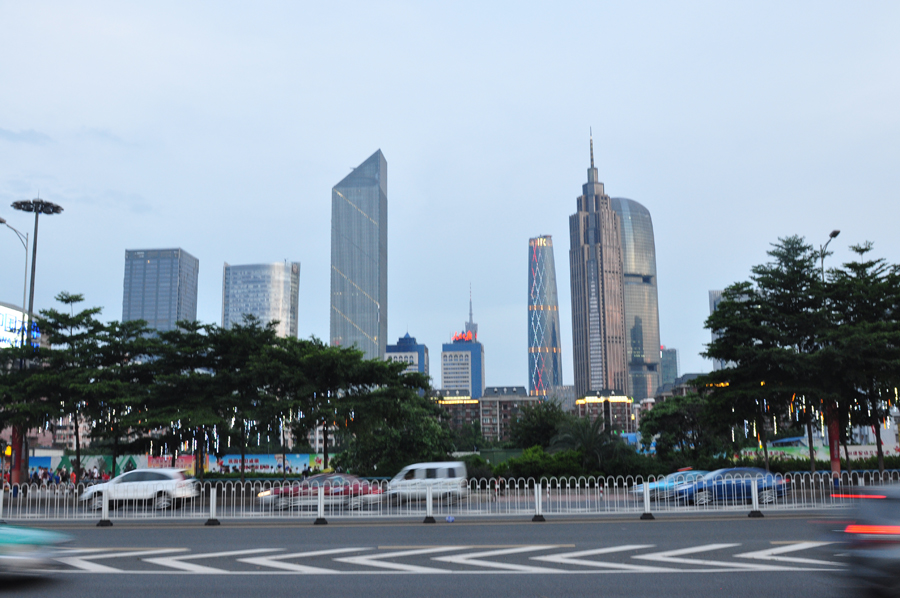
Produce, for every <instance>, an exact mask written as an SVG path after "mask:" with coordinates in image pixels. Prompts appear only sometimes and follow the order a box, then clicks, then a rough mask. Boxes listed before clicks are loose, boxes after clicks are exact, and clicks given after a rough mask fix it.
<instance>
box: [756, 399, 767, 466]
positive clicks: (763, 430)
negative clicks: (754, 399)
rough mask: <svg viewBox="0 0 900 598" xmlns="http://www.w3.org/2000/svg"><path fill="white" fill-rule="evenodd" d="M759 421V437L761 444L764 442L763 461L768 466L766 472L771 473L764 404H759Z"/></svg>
mask: <svg viewBox="0 0 900 598" xmlns="http://www.w3.org/2000/svg"><path fill="white" fill-rule="evenodd" d="M758 413H759V421H758V422H757V424H756V425H757V426H758V428H759V437H760V442H762V447H763V459H764V460H765V464H766V471H767V472H768V471H769V443H768V437H767V436H766V419H767V418H766V413H765V411H763V407H762V404H761V403H760V404H759V412H758Z"/></svg>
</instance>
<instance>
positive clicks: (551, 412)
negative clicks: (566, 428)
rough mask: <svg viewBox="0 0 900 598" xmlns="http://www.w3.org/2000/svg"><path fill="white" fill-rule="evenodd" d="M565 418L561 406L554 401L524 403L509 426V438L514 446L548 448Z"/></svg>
mask: <svg viewBox="0 0 900 598" xmlns="http://www.w3.org/2000/svg"><path fill="white" fill-rule="evenodd" d="M567 419H568V416H567V415H566V413H565V412H564V411H563V410H562V406H561V405H560V404H559V403H558V402H556V401H550V400H547V401H535V402H532V403H525V404H523V405H522V407H521V409H519V413H518V414H517V416H516V419H515V420H513V422H512V425H511V426H510V432H509V435H510V440H511V441H512V443H513V444H514V445H515V446H516V448H522V449H525V448H531V447H533V446H541V447H543V448H548V447H549V446H550V443H551V441H552V440H553V437H554V436H556V434H557V432H558V431H559V427H560V426H561V425H562V424H563V423H565V422H566V421H567Z"/></svg>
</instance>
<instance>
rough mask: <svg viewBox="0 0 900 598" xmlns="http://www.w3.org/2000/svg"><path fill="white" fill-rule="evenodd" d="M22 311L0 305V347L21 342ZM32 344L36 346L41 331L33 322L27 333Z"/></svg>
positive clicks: (23, 323)
mask: <svg viewBox="0 0 900 598" xmlns="http://www.w3.org/2000/svg"><path fill="white" fill-rule="evenodd" d="M25 324H27V322H23V312H22V310H21V309H16V308H12V307H8V306H6V305H0V349H5V348H6V347H18V346H20V345H21V342H22V326H23V325H25ZM27 336H28V337H29V340H28V341H27V342H30V343H31V345H32V346H34V347H37V346H38V341H39V339H40V337H41V333H40V331H39V330H38V327H37V324H36V323H35V324H34V325H33V327H32V329H31V333H30V334H28V335H27Z"/></svg>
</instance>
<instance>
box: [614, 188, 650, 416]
mask: <svg viewBox="0 0 900 598" xmlns="http://www.w3.org/2000/svg"><path fill="white" fill-rule="evenodd" d="M610 205H611V206H612V209H613V210H615V212H616V214H618V216H619V224H620V226H621V233H622V234H621V238H622V266H623V272H622V274H623V283H624V295H625V359H626V365H627V368H628V376H627V377H626V379H625V382H626V385H625V394H627V395H628V396H629V397H631V398H633V399H635V400H636V401H640V400H641V399H646V398H647V397H652V396H653V394H654V393H655V392H656V389H657V388H658V387H659V374H660V371H659V370H660V361H659V360H660V355H659V349H658V348H659V299H658V293H657V288H656V244H655V243H654V240H653V221H652V220H651V218H650V211H649V210H647V208H645V207H644V206H642V205H641V204H639V203H638V202H636V201H634V200H632V199H625V198H624V197H613V198H612V199H611V201H610Z"/></svg>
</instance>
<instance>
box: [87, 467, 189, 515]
mask: <svg viewBox="0 0 900 598" xmlns="http://www.w3.org/2000/svg"><path fill="white" fill-rule="evenodd" d="M199 494H200V483H199V482H198V481H197V480H193V479H189V478H188V477H187V476H186V475H185V474H184V470H182V469H135V470H132V471H129V472H128V473H123V474H122V475H119V476H116V477H114V478H113V479H111V480H110V481H108V482H103V483H102V484H95V485H93V486H88V487H87V488H85V490H84V492H83V493H82V494H81V498H80V500H81V501H82V502H85V503H87V504H88V505H89V506H90V508H92V509H101V508H103V496H104V495H106V496H107V497H108V500H109V505H110V507H112V506H114V505H116V504H118V503H122V502H138V501H140V502H149V503H150V504H151V505H152V506H153V508H154V509H170V508H173V507H175V506H176V505H177V504H178V501H181V500H184V499H186V498H193V497H195V496H198V495H199Z"/></svg>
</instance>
